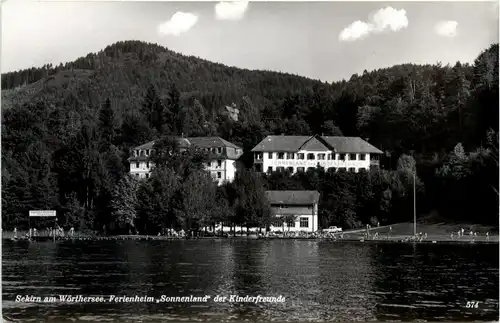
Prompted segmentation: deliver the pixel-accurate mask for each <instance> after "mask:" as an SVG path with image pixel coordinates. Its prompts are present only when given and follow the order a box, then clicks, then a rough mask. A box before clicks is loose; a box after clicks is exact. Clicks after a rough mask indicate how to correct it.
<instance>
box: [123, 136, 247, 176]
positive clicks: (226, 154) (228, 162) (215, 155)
mask: <svg viewBox="0 0 500 323" xmlns="http://www.w3.org/2000/svg"><path fill="white" fill-rule="evenodd" d="M178 140H179V142H178V144H179V148H180V149H181V150H182V149H187V148H189V147H191V146H193V147H197V148H199V149H203V150H205V151H207V152H208V154H209V162H208V164H207V165H206V167H205V170H206V171H208V172H210V174H211V176H212V178H213V179H214V180H215V181H217V182H218V184H219V185H220V184H222V183H223V182H225V181H228V182H232V181H233V180H234V176H235V174H236V169H237V160H238V159H239V158H240V157H241V155H242V154H243V150H242V149H241V148H240V147H238V146H236V145H235V144H233V143H230V142H229V141H227V140H224V139H222V138H220V137H190V138H179V139H178ZM154 143H155V142H154V141H150V142H148V143H145V144H143V145H141V146H138V147H135V148H133V149H132V151H131V157H130V158H129V159H128V160H129V163H130V174H132V175H133V176H135V177H137V178H148V177H149V176H150V174H151V171H152V169H153V167H154V165H153V163H152V162H151V157H152V155H153V154H154V149H153V147H154Z"/></svg>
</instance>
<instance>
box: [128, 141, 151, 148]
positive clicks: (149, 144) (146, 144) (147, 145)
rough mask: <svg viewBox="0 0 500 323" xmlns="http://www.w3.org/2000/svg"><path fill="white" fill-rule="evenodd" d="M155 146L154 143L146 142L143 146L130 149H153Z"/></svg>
mask: <svg viewBox="0 0 500 323" xmlns="http://www.w3.org/2000/svg"><path fill="white" fill-rule="evenodd" d="M154 145H155V141H154V140H153V141H150V142H147V143H145V144H142V145H140V146H137V147H134V148H132V149H134V150H135V149H153V146H154Z"/></svg>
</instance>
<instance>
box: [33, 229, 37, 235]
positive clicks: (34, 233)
mask: <svg viewBox="0 0 500 323" xmlns="http://www.w3.org/2000/svg"><path fill="white" fill-rule="evenodd" d="M33 236H34V237H36V236H38V233H37V231H36V228H33Z"/></svg>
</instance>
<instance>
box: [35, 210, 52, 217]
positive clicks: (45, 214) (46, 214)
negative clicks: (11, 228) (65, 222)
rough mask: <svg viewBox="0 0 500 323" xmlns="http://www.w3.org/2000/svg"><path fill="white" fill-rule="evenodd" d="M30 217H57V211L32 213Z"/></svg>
mask: <svg viewBox="0 0 500 323" xmlns="http://www.w3.org/2000/svg"><path fill="white" fill-rule="evenodd" d="M30 216H37V217H41V216H56V211H52V210H45V211H30Z"/></svg>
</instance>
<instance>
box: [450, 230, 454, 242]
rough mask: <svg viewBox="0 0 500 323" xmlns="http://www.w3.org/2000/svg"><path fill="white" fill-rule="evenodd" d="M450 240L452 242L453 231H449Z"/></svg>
mask: <svg viewBox="0 0 500 323" xmlns="http://www.w3.org/2000/svg"><path fill="white" fill-rule="evenodd" d="M450 238H451V240H453V231H451V234H450Z"/></svg>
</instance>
